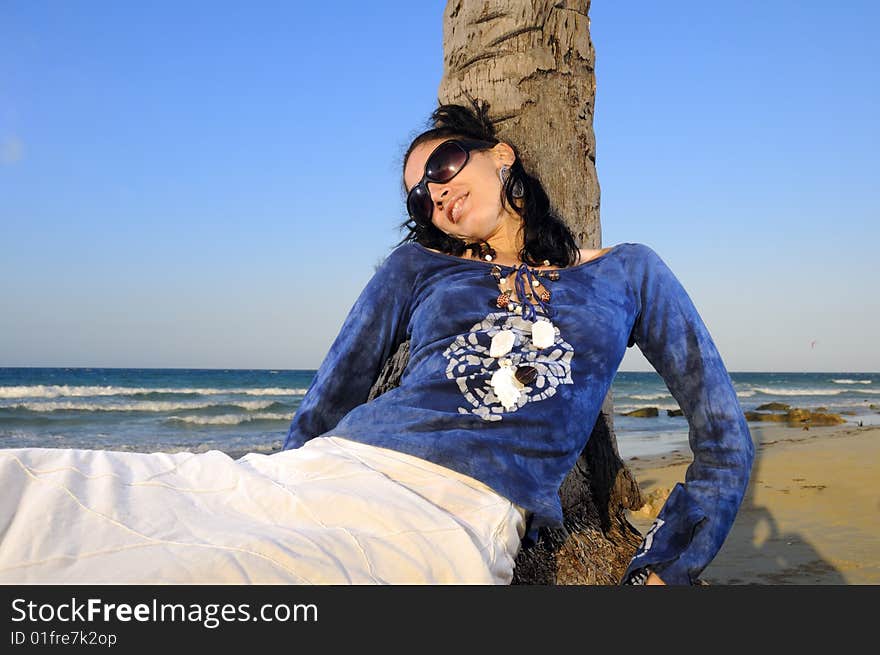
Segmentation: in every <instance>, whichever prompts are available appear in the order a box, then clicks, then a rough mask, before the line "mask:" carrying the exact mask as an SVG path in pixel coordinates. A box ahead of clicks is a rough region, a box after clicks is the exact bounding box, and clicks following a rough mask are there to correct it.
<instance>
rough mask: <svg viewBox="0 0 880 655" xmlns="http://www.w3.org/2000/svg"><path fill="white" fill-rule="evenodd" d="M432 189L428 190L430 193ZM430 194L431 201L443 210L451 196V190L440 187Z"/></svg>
mask: <svg viewBox="0 0 880 655" xmlns="http://www.w3.org/2000/svg"><path fill="white" fill-rule="evenodd" d="M430 189H431V187H430V186H429V187H428V190H429V191H430ZM430 193H431V200H433V201H434V206H435V207H440V208H442V207H443V203H444V202H446V198H447V197H448V196H449V189H448V188H446V187H444V186H443V185H440V188H438V189H436V190H434V191H430Z"/></svg>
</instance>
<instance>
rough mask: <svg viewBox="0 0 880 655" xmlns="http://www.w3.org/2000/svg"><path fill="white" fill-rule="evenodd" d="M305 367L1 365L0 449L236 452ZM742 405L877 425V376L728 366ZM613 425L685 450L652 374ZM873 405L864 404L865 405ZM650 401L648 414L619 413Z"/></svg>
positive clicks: (283, 400) (637, 442) (300, 389)
mask: <svg viewBox="0 0 880 655" xmlns="http://www.w3.org/2000/svg"><path fill="white" fill-rule="evenodd" d="M314 375H315V371H314V370H282V369H279V370H235V369H124V368H0V448H20V447H30V446H39V447H49V448H91V449H108V450H130V451H136V452H157V451H163V452H179V451H191V452H203V451H206V450H212V449H217V450H222V451H224V452H227V453H230V454H233V455H240V454H243V453H246V452H272V451H274V450H277V449H279V448H280V447H281V444H282V442H283V441H284V437H285V436H286V434H287V428H288V427H289V425H290V421H291V419H292V418H293V416H294V414H295V413H296V409H297V407H298V406H299V404H300V402H301V401H302V399H303V396H304V394H305V393H306V390H307V389H308V387H309V384H310V383H311V381H312V378H313V377H314ZM730 377H731V380H732V381H733V384H734V387H735V389H736V392H737V396H738V397H739V400H740V404H741V406H742V408H743V410H744V411H748V410H751V409H755V408H757V407H758V406H759V405H761V404H764V403H768V402H783V403H787V404H789V405H791V406H792V407H799V408H804V409H815V408H817V407H820V406H821V407H826V408H827V409H828V411H829V412H852V414H844V418H845V419H846V420H847V422H848V423H850V424H852V425H858V424H859V422H861V423H862V424H863V425H880V413H878V409H876V408H877V407H880V374H878V373H731V374H730ZM612 393H613V399H614V411H615V416H614V427H615V433H616V435H617V439H618V447H619V449H620V453H621V455H622V456H623V457H631V456H635V455H651V454H662V453H669V452H672V451H674V450H679V451H682V452H688V451H689V446H688V422H687V418H686V417H684V416H669V415H668V413H667V410H673V409H678V403H677V402H676V401H675V399H674V398H673V397H672V395H671V394H670V393H669V390H668V389H667V387H666V384H665V383H664V382H663V379H662V378H661V377H660V376H659V375H657V374H656V373H654V372H644V373H637V372H618V374H617V376H616V377H615V380H614V383H613V387H612ZM872 404H873V405H874V406H875V408H874V409H872V408H870V405H872ZM644 407H656V408H657V409H658V414H659V416H657V417H656V418H636V417H629V416H622V413H624V412H629V411H631V410H634V409H640V408H644Z"/></svg>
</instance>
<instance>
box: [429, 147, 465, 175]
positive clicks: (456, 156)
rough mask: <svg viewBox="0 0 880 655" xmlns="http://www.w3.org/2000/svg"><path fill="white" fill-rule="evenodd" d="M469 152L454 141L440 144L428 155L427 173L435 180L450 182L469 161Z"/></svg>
mask: <svg viewBox="0 0 880 655" xmlns="http://www.w3.org/2000/svg"><path fill="white" fill-rule="evenodd" d="M467 158H468V156H467V152H465V151H464V149H463V148H462V147H461V146H459V145H458V144H457V143H455V142H454V141H450V142H447V143H444V144H441V145H440V146H438V148H437V149H436V150H435V151H434V152H432V153H431V156H430V157H428V162H427V165H426V166H425V174H426V175H427V176H428V178H429V179H431V180H433V181H435V182H448V181H449V180H451V179H452V178H453V177H455V175H456V173H458V171H460V170H461V167H462V166H464V164H465V162H466V161H467Z"/></svg>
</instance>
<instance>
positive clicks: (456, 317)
mask: <svg viewBox="0 0 880 655" xmlns="http://www.w3.org/2000/svg"><path fill="white" fill-rule="evenodd" d="M493 266H495V265H494V264H492V263H489V262H483V261H478V260H468V259H463V258H459V257H454V256H452V255H445V254H442V253H438V252H435V251H432V250H429V249H427V248H425V247H423V246H421V245H419V244H416V243H411V242H408V243H405V244H403V245H401V246H398V247H397V248H396V249H395V250H393V251H392V252H391V254H389V255H388V257H387V258H386V259H385V261H384V262H383V263H382V265H381V266H380V267H379V269H378V270H377V271H376V273H375V274H374V275H373V277H372V278H371V279H370V281H369V282H368V283H367V285H366V287H365V288H364V290H363V291H362V292H361V294H360V296H359V297H358V299H357V301H356V302H355V304H354V306H353V307H352V309H351V311H350V312H349V314H348V316H347V318H346V319H345V321H344V323H343V326H342V329H341V330H340V333H339V335H338V336H337V337H336V339H335V341H334V342H333V344H332V345H331V347H330V350H329V352H328V354H327V356H326V358H325V359H324V361H323V362H322V364H321V366H320V368H319V369H318V372H317V374H316V375H315V377H314V379H313V381H312V383H311V386H310V387H309V389H308V391H307V393H306V395H305V397H304V398H303V400H302V403H301V405H300V407H299V408H298V409H297V411H296V414H295V416H294V417H293V421H292V423H291V426H290V430H289V432H288V434H287V438H286V440H285V442H284V448H285V449H287V448H297V447H299V446H301V445H302V444H303V443H305V442H306V441H308V440H309V439H312V438H314V437H317V436H321V435H337V436H340V437H344V438H346V439H352V440H354V441H359V442H363V443H368V444H373V445H376V446H381V447H384V448H390V449H394V450H398V451H402V452H405V453H409V454H411V455H415V456H417V457H421V458H423V459H426V460H430V461H432V462H435V463H437V464H440V465H442V466H445V467H448V468H450V469H454V470H456V471H459V472H461V473H464V474H466V475H469V476H471V477H473V478H476V479H477V480H480V481H482V482H483V483H485V484H487V485H488V486H490V487H492V488H493V489H494V490H495V491H497V492H498V493H500V494H501V495H503V496H505V497H506V498H508V499H510V500H512V501H513V502H514V503H516V504H518V505H520V506H521V507H523V508H525V509H526V510H528V511H529V512H531V513H532V521H531V523H530V527H531V531H530V535H531V536H534V535H535V534H536V531H537V529H538V528H540V527H541V526H555V525H560V524H561V522H562V509H561V504H560V500H559V487H560V485H561V483H562V481H563V479H564V478H565V476H566V474H567V473H568V472H569V470H570V469H571V468H572V466H573V465H574V463H575V460H576V459H577V457H578V455H579V454H580V453H581V451H582V450H583V449H584V446H585V444H586V441H587V439H588V438H589V436H590V433H591V432H592V429H593V426H594V425H595V423H596V420H597V418H598V415H599V411H600V409H601V406H602V402H603V400H604V398H605V396H606V394H607V393H608V390H609V387H610V385H611V383H612V381H613V379H614V376H615V374H616V372H617V369H618V366H619V365H620V362H621V360H622V358H623V355H624V352H625V351H626V348H627V347H629V346H632V345H633V344H636V345H638V347H639V348H640V349H641V351H642V352H643V353H644V355H645V357H646V358H647V359H648V361H649V362H650V363H651V364H652V365H653V366H654V368H655V369H656V370H657V372H658V373H659V374H660V375H661V376H662V377H663V379H664V381H665V382H666V385H667V386H668V387H669V390H670V392H671V393H672V395H673V397H674V398H675V399H676V400H677V401H678V404H679V406H680V407H681V409H682V411H683V413H684V416H685V417H686V418H687V421H688V424H689V427H690V435H689V438H690V445H691V449H692V450H693V454H694V461H693V463H692V464H691V465H690V466H689V467H688V469H687V473H686V475H685V483H684V484H682V483H679V484H677V485H676V486H675V487H674V488H673V490H672V493H671V494H670V496H669V498H668V500H667V502H666V504H665V505H664V507H663V509H662V510H661V512H660V514H659V516H658V518H657V520H656V521H655V522H654V525H653V526H652V528H651V530H649V532H648V533H647V534H646V536H645V539H644V540H643V542H642V544H641V546H640V547H639V549H638V550H637V551H636V553H635V556H634V557H633V559H632V562H631V563H630V565H629V567H628V569H627V571H626V573H625V574H624V582H627V581H629V580H630V579H631V578H632V577H633V576H634V575H635V574H637V573H641V571H642V570H643V569H644V568H645V567H648V566H649V567H650V569H651V570H654V571H656V572H657V573H658V574H659V575H660V576H661V578H663V580H664V581H665V582H666V583H667V584H694V582H695V580H696V577H697V576H698V575H699V573H700V572H701V571H702V570H703V569H704V568H705V567H706V565H707V564H708V563H709V562H710V561H711V560H712V558H713V557H714V556H715V554H716V553H717V552H718V550H719V549H720V547H721V544H722V542H723V541H724V539H725V538H726V536H727V534H728V532H729V530H730V528H731V525H732V524H733V520H734V518H735V516H736V513H737V510H738V508H739V505H740V503H741V502H742V498H743V496H744V494H745V490H746V486H747V483H748V479H749V473H750V470H751V464H752V460H753V457H754V448H753V444H752V440H751V435H750V433H749V429H748V425H747V423H746V420H745V416H744V414H743V411H742V408H741V406H740V404H739V401H738V399H737V396H736V392H735V391H734V388H733V384H732V382H731V380H730V376H729V375H728V373H727V370H726V368H725V366H724V363H723V362H722V359H721V356H720V355H719V353H718V350H717V349H716V347H715V344H714V343H713V341H712V338H711V337H710V335H709V332H708V331H707V329H706V326H705V325H704V324H703V321H702V320H701V319H700V316H699V314H698V313H697V310H696V308H695V307H694V305H693V303H692V301H691V299H690V297H689V296H688V294H687V293H686V291H685V290H684V288H683V287H682V285H681V283H680V282H679V281H678V279H677V278H676V277H675V275H674V274H673V273H672V271H671V270H670V269H669V268H668V267H667V266H666V264H665V263H664V262H663V260H662V259H661V258H660V257H659V255H657V253H656V252H654V251H653V250H652V249H651V248H650V247H648V246H646V245H643V244H639V243H622V244H618V245H617V246H614V247H613V248H612V249H611V250H610V251H608V252H607V253H605V254H603V255H601V256H600V257H597V258H594V259H591V260H589V261H587V262H584V263H582V264H580V265H577V266H573V267H570V268H565V269H560V270H559V271H558V274H559V275H558V279H556V280H552V279H550V278H548V277H547V276H546V275H542V276H538V277H537V279H538V280H539V281H540V283H541V284H542V285H543V286H544V288H546V289H547V290H549V291H550V294H551V296H550V300H549V301H548V302H546V303H542V302H537V299H536V298H535V299H529V298H528V297H527V296H526V295H525V294H524V293H521V292H520V290H523V291H524V286H523V285H524V284H529V283H531V281H532V279H535V276H534V274H533V273H532V271H530V270H529V267H526V266H525V265H521V266H520V267H511V266H500V269H501V274H502V275H504V276H512V277H511V282H513V283H515V285H516V288H517V291H518V293H517V296H518V298H520V299H523V298H525V302H523V303H522V305H518V304H517V303H514V304H513V305H511V306H510V307H511V308H512V309H511V308H508V307H505V308H503V309H499V307H498V306H497V304H496V299H497V297H498V295H499V292H500V290H499V286H498V281H497V280H496V277H495V276H493V271H492V269H493ZM544 273H546V271H545V272H544ZM518 309H519V311H518ZM548 318H549V320H550V321H551V322H552V325H554V326H555V328H554V330H553V332H554V333H555V338H553V337H552V336H551V339H552V343H549V342H548V343H549V345H547V343H544V344H541V341H540V339H539V341H538V343H539V344H540V345H542V346H543V347H540V348H539V347H536V345H535V344H534V343H533V333H532V331H531V326H532V320H530V319H537V320H547V319H548ZM501 330H509V331H510V332H512V333H513V335H514V344H513V347H512V350H510V351H509V352H507V353H506V354H504V355H502V356H500V357H499V356H496V357H493V356H492V353H491V352H490V345H491V341H492V337H493V336H494V335H495V334H496V333H498V332H500V331H501ZM507 336H509V335H507ZM406 339H409V340H410V359H409V363H408V364H407V367H406V370H405V371H404V373H403V375H402V377H401V380H400V386H399V387H396V388H394V389H392V390H390V391H387V392H385V393H384V394H382V395H380V396H379V397H377V398H375V399H374V400H372V401H370V402H366V400H367V397H368V395H369V392H370V389H371V387H372V385H373V383H374V382H375V380H376V379H377V377H378V375H379V373H380V371H381V369H382V367H383V365H384V364H385V361H386V360H387V359H388V358H389V357H390V356H391V355H392V354H393V353H394V352H395V351H396V350H397V347H398V346H399V344H400V343H401V342H402V341H404V340H406ZM502 366H504V367H506V368H509V369H511V370H522V369H523V367H531V368H533V369H534V371H530V372H531V374H532V378H534V379H531V378H525V381H526V383H525V384H524V383H523V382H522V381H520V382H518V383H512V384H513V388H515V389H517V393H515V396H516V397H515V400H512V399H511V398H510V397H509V396H508V397H507V398H506V400H505V402H504V403H503V404H502V402H501V400H500V399H499V395H504V394H503V393H501V391H500V387H496V386H493V374H494V373H495V372H496V371H498V370H499V368H500V367H502ZM535 372H537V376H535ZM495 380H496V381H497V380H498V378H497V377H496V378H495ZM510 386H511V378H510V376H508V388H510ZM496 391H499V393H498V394H496Z"/></svg>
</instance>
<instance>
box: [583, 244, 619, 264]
mask: <svg viewBox="0 0 880 655" xmlns="http://www.w3.org/2000/svg"><path fill="white" fill-rule="evenodd" d="M611 248H613V246H609V247H608V248H601V249H599V250H595V249H592V248H581V249H580V250H579V254H580V259H579V260H578V264H584V263H586V262H588V261H590V260H591V259H596V258H597V257H601V256H602V255H604V254H605V253H607V252H609V251H610V250H611Z"/></svg>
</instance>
